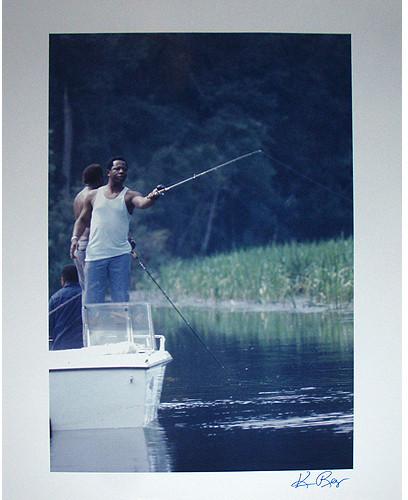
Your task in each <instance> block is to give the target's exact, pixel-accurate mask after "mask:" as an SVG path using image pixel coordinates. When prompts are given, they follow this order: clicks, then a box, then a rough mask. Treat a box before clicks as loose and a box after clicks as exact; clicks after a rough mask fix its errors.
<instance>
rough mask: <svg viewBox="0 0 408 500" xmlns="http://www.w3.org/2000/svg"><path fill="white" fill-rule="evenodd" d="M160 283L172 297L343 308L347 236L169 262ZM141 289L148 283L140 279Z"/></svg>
mask: <svg viewBox="0 0 408 500" xmlns="http://www.w3.org/2000/svg"><path fill="white" fill-rule="evenodd" d="M156 274H157V278H158V281H159V282H160V284H161V285H162V286H163V287H164V288H165V289H167V290H168V292H169V293H171V295H172V297H174V298H176V299H177V298H182V297H192V298H197V299H212V300H216V301H220V300H236V301H252V302H253V301H255V302H259V303H276V302H287V301H291V302H292V303H293V305H294V306H296V300H297V299H303V300H306V301H307V302H308V303H310V304H319V305H320V304H323V305H330V306H334V307H343V306H345V305H348V304H350V303H351V302H352V300H353V240H352V239H350V238H349V239H345V238H338V239H334V240H328V241H322V242H312V243H289V244H281V245H277V244H271V245H268V246H265V247H257V248H251V249H247V250H238V251H234V252H231V253H225V254H218V255H214V256H211V257H204V258H195V259H190V260H173V261H171V262H170V263H168V264H166V265H162V266H161V267H160V270H159V273H156ZM142 286H143V288H148V289H152V290H153V289H154V285H153V284H152V283H151V282H150V283H149V282H148V281H147V280H146V279H145V280H143V285H142Z"/></svg>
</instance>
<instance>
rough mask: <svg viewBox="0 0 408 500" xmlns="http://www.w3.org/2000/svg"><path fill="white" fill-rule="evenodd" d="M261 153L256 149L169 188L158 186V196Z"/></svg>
mask: <svg viewBox="0 0 408 500" xmlns="http://www.w3.org/2000/svg"><path fill="white" fill-rule="evenodd" d="M259 153H263V151H262V149H257V150H256V151H251V152H250V153H246V154H244V155H241V156H237V157H236V158H233V159H232V160H228V161H226V162H225V163H220V164H219V165H216V166H215V167H212V168H209V169H208V170H204V171H203V172H200V173H199V174H193V175H192V176H191V177H188V179H184V180H182V181H179V182H176V183H175V184H172V185H171V186H167V187H165V186H162V185H160V186H158V187H157V188H158V190H159V192H160V194H163V195H164V193H167V191H170V189H174V188H175V187H178V186H181V185H182V184H185V183H186V182H189V181H193V180H194V179H197V178H198V177H201V176H202V175H205V174H209V173H210V172H214V171H215V170H218V169H219V168H221V167H225V166H226V165H230V164H231V163H235V162H236V161H240V160H243V159H244V158H248V157H249V156H252V155H255V154H259Z"/></svg>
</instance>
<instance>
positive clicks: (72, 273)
mask: <svg viewBox="0 0 408 500" xmlns="http://www.w3.org/2000/svg"><path fill="white" fill-rule="evenodd" d="M67 283H78V271H77V269H76V267H75V266H74V265H73V264H68V265H67V266H64V267H63V268H62V273H61V285H62V286H64V285H66V284H67Z"/></svg>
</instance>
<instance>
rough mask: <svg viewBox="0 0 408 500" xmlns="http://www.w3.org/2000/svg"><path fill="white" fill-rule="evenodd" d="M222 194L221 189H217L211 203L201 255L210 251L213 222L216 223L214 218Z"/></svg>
mask: <svg viewBox="0 0 408 500" xmlns="http://www.w3.org/2000/svg"><path fill="white" fill-rule="evenodd" d="M219 194H220V188H219V187H217V189H216V190H215V191H214V196H213V199H212V202H211V207H210V213H209V214H208V219H207V228H206V231H205V235H204V239H203V243H202V245H201V253H206V252H207V250H208V245H209V243H210V238H211V233H212V228H213V222H214V217H215V213H216V209H217V203H218V195H219Z"/></svg>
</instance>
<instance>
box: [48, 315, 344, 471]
mask: <svg viewBox="0 0 408 500" xmlns="http://www.w3.org/2000/svg"><path fill="white" fill-rule="evenodd" d="M183 312H184V314H185V315H186V317H187V318H188V319H189V321H190V322H191V324H192V325H193V327H194V328H195V329H196V330H197V332H199V334H200V336H201V337H202V339H203V340H204V341H205V343H206V344H207V345H208V346H209V348H210V349H211V351H212V352H214V354H215V355H216V356H217V357H218V358H219V359H220V360H221V362H222V363H223V364H224V365H225V367H226V369H225V370H222V369H221V368H220V367H219V366H218V365H217V364H216V363H215V362H214V360H213V359H212V358H211V356H210V355H209V354H208V353H207V352H206V351H205V350H204V349H203V348H202V346H201V345H200V344H199V342H197V340H196V339H195V338H194V336H193V335H192V334H191V332H190V331H189V330H188V329H186V328H185V327H184V326H183V323H182V322H181V321H180V320H179V318H178V316H177V315H176V314H175V313H174V312H173V311H172V310H171V309H166V308H163V309H156V310H155V311H154V320H155V329H156V333H163V334H165V335H166V338H167V343H166V348H167V350H168V351H169V352H170V353H171V354H172V356H173V358H174V360H173V362H172V363H170V364H169V365H168V367H167V371H166V377H165V381H164V387H163V394H162V398H161V401H162V403H161V405H160V408H159V421H158V423H157V424H156V425H154V426H152V427H150V428H148V429H139V430H133V431H132V430H126V429H125V430H98V431H96V430H95V431H71V432H68V431H65V432H59V433H56V434H55V435H54V436H53V439H52V442H51V469H52V470H66V471H67V470H70V471H73V470H76V471H80V470H82V471H98V470H99V471H101V472H108V471H112V472H113V471H123V472H124V471H186V472H187V471H190V472H191V471H251V470H291V469H337V468H341V469H343V468H351V467H352V466H353V394H352V391H353V322H352V318H351V317H350V316H346V315H340V314H335V313H330V314H329V313H323V314H322V313H318V314H317V313H316V314H315V313H313V314H311V313H309V314H301V313H296V314H295V313H286V312H285V313H283V312H282V313H280V312H269V313H264V312H227V311H222V312H221V311H214V310H204V309H187V308H186V309H183ZM106 449H109V453H104V451H103V450H106Z"/></svg>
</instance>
